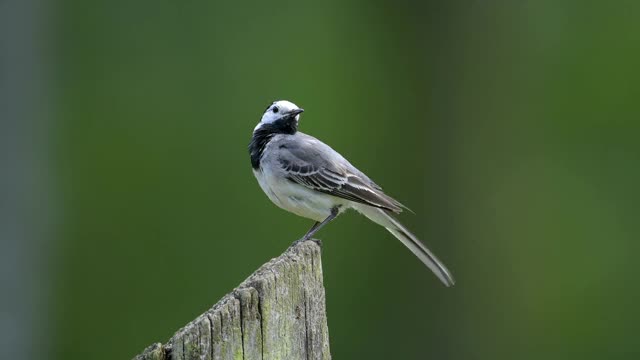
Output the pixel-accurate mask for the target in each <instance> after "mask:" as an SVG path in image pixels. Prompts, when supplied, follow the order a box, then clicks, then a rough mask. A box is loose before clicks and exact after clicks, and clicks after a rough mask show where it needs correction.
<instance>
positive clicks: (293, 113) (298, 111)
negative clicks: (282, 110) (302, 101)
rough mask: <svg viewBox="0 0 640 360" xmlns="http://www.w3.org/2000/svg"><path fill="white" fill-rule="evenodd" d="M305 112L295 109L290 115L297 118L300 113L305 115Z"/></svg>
mask: <svg viewBox="0 0 640 360" xmlns="http://www.w3.org/2000/svg"><path fill="white" fill-rule="evenodd" d="M303 112H304V109H294V110H291V111H289V115H291V116H296V115H298V114H300V113H303Z"/></svg>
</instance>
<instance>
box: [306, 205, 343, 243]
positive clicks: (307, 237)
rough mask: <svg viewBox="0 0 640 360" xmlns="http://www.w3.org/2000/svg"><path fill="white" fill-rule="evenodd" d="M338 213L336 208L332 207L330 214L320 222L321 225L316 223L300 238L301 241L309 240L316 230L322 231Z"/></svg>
mask: <svg viewBox="0 0 640 360" xmlns="http://www.w3.org/2000/svg"><path fill="white" fill-rule="evenodd" d="M339 213H340V212H339V211H338V207H337V206H336V207H334V208H332V209H331V214H330V215H329V216H327V218H326V219H324V220H322V222H321V223H318V222H316V223H315V224H314V225H313V226H312V227H311V229H309V231H307V233H306V234H305V235H304V237H302V241H305V240H309V239H311V237H312V236H313V235H314V234H315V233H317V232H318V230H320V229H322V227H323V226H325V225H327V224H328V223H329V222H330V221H331V220H333V219H335V218H336V216H338V214H339Z"/></svg>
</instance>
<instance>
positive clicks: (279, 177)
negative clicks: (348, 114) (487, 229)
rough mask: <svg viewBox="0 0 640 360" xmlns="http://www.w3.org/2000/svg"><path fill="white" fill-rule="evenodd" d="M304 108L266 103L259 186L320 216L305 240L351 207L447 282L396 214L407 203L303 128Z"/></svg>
mask: <svg viewBox="0 0 640 360" xmlns="http://www.w3.org/2000/svg"><path fill="white" fill-rule="evenodd" d="M303 111H304V110H303V109H301V108H299V107H298V106H296V105H295V104H293V103H291V102H289V101H285V100H281V101H276V102H274V103H272V104H271V105H269V107H267V110H266V111H265V112H264V115H262V119H261V120H260V123H258V125H257V126H256V127H255V129H253V137H252V139H251V143H250V144H249V153H250V154H251V166H253V173H254V174H255V176H256V178H257V179H258V182H259V183H260V187H261V188H262V190H263V191H264V192H265V193H266V194H267V196H268V197H269V199H271V201H273V203H275V204H276V205H278V206H279V207H281V208H283V209H285V210H287V211H290V212H292V213H294V214H296V215H299V216H302V217H305V218H309V219H312V220H314V221H315V223H314V224H313V226H312V227H311V229H309V231H308V232H307V233H306V234H305V236H304V237H303V238H302V239H301V240H308V239H310V238H311V237H312V236H313V235H314V234H315V233H316V232H317V231H318V230H320V228H322V227H323V226H324V225H326V224H327V223H329V222H330V221H331V220H333V219H335V218H336V217H337V216H338V215H339V214H341V213H342V212H344V211H345V210H347V209H349V208H351V209H355V210H357V211H358V212H360V213H361V214H363V215H364V216H366V217H367V218H369V219H370V220H372V221H373V222H375V223H377V224H379V225H382V226H384V227H385V228H386V229H387V230H388V231H389V232H390V233H392V234H393V235H394V236H395V237H396V238H398V239H399V240H400V241H401V242H402V243H403V244H404V245H405V246H406V247H408V248H409V250H411V252H413V253H414V254H415V255H416V256H417V257H418V258H419V259H420V260H421V261H422V262H423V263H424V264H425V265H426V266H427V267H428V268H429V269H431V271H433V273H434V274H435V275H436V276H437V277H438V278H439V279H440V280H441V281H442V282H443V283H444V284H445V285H446V286H452V285H453V284H454V280H453V277H452V276H451V273H450V272H449V270H447V268H446V267H445V266H444V265H443V264H442V263H441V262H440V260H438V258H436V257H435V255H433V254H432V253H431V251H429V249H427V247H426V246H424V245H423V244H422V242H420V240H418V238H417V237H416V236H415V235H413V234H412V233H411V232H409V230H407V229H406V228H405V227H404V226H402V224H400V222H398V220H396V219H395V218H394V217H393V216H391V213H400V212H401V211H402V209H403V208H406V207H405V206H404V205H402V204H400V203H399V202H398V201H396V200H394V199H393V198H391V197H390V196H388V195H386V194H385V193H384V192H382V188H381V187H380V186H378V185H376V184H375V183H374V182H373V181H371V179H369V178H368V177H367V175H365V174H363V173H362V172H361V171H360V170H358V169H356V168H355V167H354V166H353V165H351V163H349V161H347V159H345V158H344V157H342V155H340V154H338V153H337V152H336V151H335V150H333V149H332V148H331V147H329V146H328V145H327V144H325V143H323V142H322V141H320V140H318V139H316V138H314V137H312V136H309V135H307V134H303V133H301V132H299V131H298V120H299V119H300V113H302V112H303Z"/></svg>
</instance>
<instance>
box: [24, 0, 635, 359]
mask: <svg viewBox="0 0 640 360" xmlns="http://www.w3.org/2000/svg"><path fill="white" fill-rule="evenodd" d="M50 8H51V9H50V10H51V14H52V16H51V29H52V30H53V32H52V34H53V35H52V36H51V38H52V41H51V43H49V44H48V45H49V46H50V47H51V50H52V54H53V57H52V60H53V61H52V62H51V64H50V71H51V74H52V79H53V80H52V81H51V94H52V98H51V99H52V100H51V102H52V105H53V106H52V111H53V113H54V116H53V123H52V126H50V127H49V130H48V131H47V143H48V144H49V149H50V156H51V162H50V163H49V166H50V169H51V173H52V176H51V180H50V181H51V185H50V187H51V189H52V190H53V191H54V192H53V194H54V195H53V196H52V199H53V200H52V207H51V208H52V210H51V211H52V212H53V213H54V214H55V215H54V216H53V219H54V220H55V224H54V226H53V228H54V229H55V231H54V234H55V235H54V238H55V239H54V240H53V241H54V242H52V243H50V244H49V249H50V251H49V257H48V260H47V262H48V264H50V266H48V268H49V270H48V271H46V272H45V273H46V274H47V276H48V278H47V284H48V285H47V289H48V290H47V293H48V296H46V297H45V299H46V300H45V301H42V304H41V305H42V306H44V312H45V313H46V314H47V316H46V318H47V319H49V325H47V326H46V327H45V328H44V329H45V330H46V331H45V330H42V329H40V331H36V332H35V333H34V334H35V335H34V336H38V337H41V338H42V339H44V338H46V339H47V340H46V341H44V342H43V343H45V344H47V343H48V346H49V348H48V349H49V350H46V351H43V354H44V355H43V356H44V357H46V358H54V359H66V360H71V359H88V358H90V359H127V358H131V357H132V356H134V355H135V354H136V353H139V352H140V351H142V350H143V349H144V347H146V346H147V345H149V344H151V343H153V342H157V341H165V340H167V339H168V338H169V337H170V336H171V335H172V334H173V332H174V331H175V330H177V329H178V328H180V327H181V326H182V325H184V324H186V323H187V322H188V321H190V320H191V319H193V318H194V317H195V316H197V315H198V314H200V313H202V312H204V311H205V310H207V309H208V308H209V307H210V306H211V305H212V304H213V303H215V302H216V301H217V299H219V298H220V297H221V296H222V295H224V294H225V293H227V292H229V291H230V290H231V289H232V288H233V287H234V286H235V285H237V284H238V283H239V282H240V281H242V280H243V279H244V278H245V277H246V276H248V275H249V274H250V273H251V272H252V271H253V270H254V269H256V268H257V267H258V266H260V265H261V264H262V263H264V262H266V261H267V260H269V259H270V258H272V257H275V256H277V255H279V254H280V253H281V252H282V251H283V250H284V249H285V248H286V247H287V246H288V245H289V244H290V243H291V242H292V241H294V240H295V239H297V238H298V237H300V236H301V235H302V234H303V233H304V232H305V231H306V230H307V228H308V227H309V226H310V225H311V222H310V220H305V219H301V218H298V217H296V216H294V215H291V214H288V213H286V212H284V211H282V210H280V209H278V208H276V207H275V206H274V205H273V204H271V203H270V202H269V200H268V199H267V197H266V196H265V195H264V194H263V193H262V191H261V190H260V188H259V187H258V184H257V182H256V181H255V179H254V177H253V175H252V172H251V168H250V163H249V156H248V152H247V144H248V142H249V139H250V136H251V132H252V129H253V128H254V126H255V124H256V123H257V122H258V120H259V118H260V116H261V113H262V111H263V110H264V108H265V107H266V106H267V105H268V104H269V103H270V102H271V101H273V100H278V99H288V100H291V101H293V102H295V103H296V104H298V105H299V106H301V107H303V108H305V109H306V112H305V113H304V115H303V116H302V119H301V130H302V131H303V132H306V133H309V134H312V135H313V136H316V137H318V138H320V139H322V140H324V141H325V142H327V143H328V144H329V145H331V146H332V147H334V148H335V149H336V150H338V151H339V152H341V153H342V154H343V155H345V156H346V157H347V158H349V159H350V160H351V162H352V163H354V164H355V165H356V166H357V167H359V168H360V169H361V170H363V171H365V172H366V173H367V174H368V175H369V176H370V177H372V178H373V179H374V180H375V181H376V182H377V183H379V184H380V185H381V186H383V187H384V188H385V190H386V191H387V192H388V193H389V194H391V195H392V196H394V197H396V198H397V199H398V200H400V201H401V202H403V203H405V204H406V205H408V206H409V207H410V208H412V210H414V211H415V213H416V215H411V214H406V215H403V216H402V217H401V220H402V221H403V222H404V223H405V224H406V225H407V226H408V227H409V228H411V229H413V230H414V232H415V233H416V234H418V235H419V237H421V238H422V239H423V240H424V242H425V243H427V244H428V245H429V246H430V247H431V248H432V249H433V251H434V252H435V253H436V254H438V256H439V257H440V258H441V259H442V260H443V261H444V262H445V263H446V264H447V265H448V266H449V268H450V269H451V270H452V272H453V274H454V275H455V277H456V280H457V285H456V286H455V287H454V288H451V289H447V288H445V287H443V286H442V285H441V284H440V283H439V281H438V280H437V279H436V278H435V277H434V276H433V275H432V274H431V273H430V272H429V271H428V270H427V269H425V268H424V267H423V266H422V264H421V263H420V262H419V261H418V260H416V259H415V258H414V257H413V256H412V255H411V253H410V252H409V251H407V250H406V249H405V248H404V247H403V246H402V245H401V244H400V243H399V242H398V241H396V240H395V239H393V238H392V237H391V235H390V234H389V233H387V232H386V231H384V229H382V228H380V227H378V226H376V225H374V224H372V223H369V222H368V221H367V220H366V219H365V218H364V217H362V216H359V215H356V214H355V213H349V214H347V215H345V216H343V217H341V218H340V219H339V220H337V221H336V222H335V223H332V224H331V226H328V227H327V228H326V229H323V230H322V231H321V233H320V234H319V236H318V237H319V238H321V239H323V241H324V251H323V266H324V276H325V286H326V291H327V307H328V320H329V329H330V336H331V351H332V354H333V357H334V358H335V359H568V358H580V359H602V358H611V359H613V358H619V359H631V358H638V356H640V341H639V340H638V333H639V331H640V325H638V324H639V322H640V310H638V304H637V303H638V300H639V296H640V286H638V278H637V274H638V269H637V260H636V258H637V254H638V252H639V250H640V247H639V246H638V243H637V242H638V234H639V231H638V230H639V229H638V215H639V212H638V210H639V206H638V204H639V202H640V196H639V195H638V194H639V192H638V191H637V189H636V188H637V186H638V183H640V166H639V160H640V151H639V150H640V143H639V142H638V141H639V140H638V139H639V137H638V135H639V132H638V130H640V122H639V119H640V116H639V115H640V111H639V110H638V106H639V104H640V103H639V99H640V91H639V87H638V82H639V81H640V76H639V74H640V72H639V70H638V68H639V64H640V21H639V19H640V2H636V1H612V2H586V1H584V2H583V1H550V0H546V1H460V2H445V1H423V2H414V1H406V0H405V1H348V2H345V1H338V0H331V1H325V2H321V3H320V2H316V3H311V2H309V3H306V2H304V3H303V2H294V1H289V2H287V1H282V2H263V1H245V2H235V3H232V2H224V3H223V2H214V1H206V2H205V1H194V2H177V1H172V2H170V1H121V0H109V1H107V0H98V1H90V2H89V1H80V0H60V1H58V2H57V3H55V6H51V7H50ZM43 296H45V295H43Z"/></svg>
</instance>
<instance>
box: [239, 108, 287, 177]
mask: <svg viewBox="0 0 640 360" xmlns="http://www.w3.org/2000/svg"><path fill="white" fill-rule="evenodd" d="M297 131H298V122H297V121H296V119H295V116H287V117H283V118H282V119H278V120H276V121H274V122H272V123H271V124H263V125H262V126H261V127H260V128H258V129H257V130H256V131H254V132H253V137H252V138H251V142H250V143H249V154H250V155H251V166H252V167H253V168H254V169H255V170H257V169H259V168H260V159H262V153H263V152H264V149H265V147H266V146H267V144H268V143H269V141H271V139H272V138H273V137H274V136H275V135H277V134H288V135H293V134H295V133H296V132H297Z"/></svg>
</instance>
